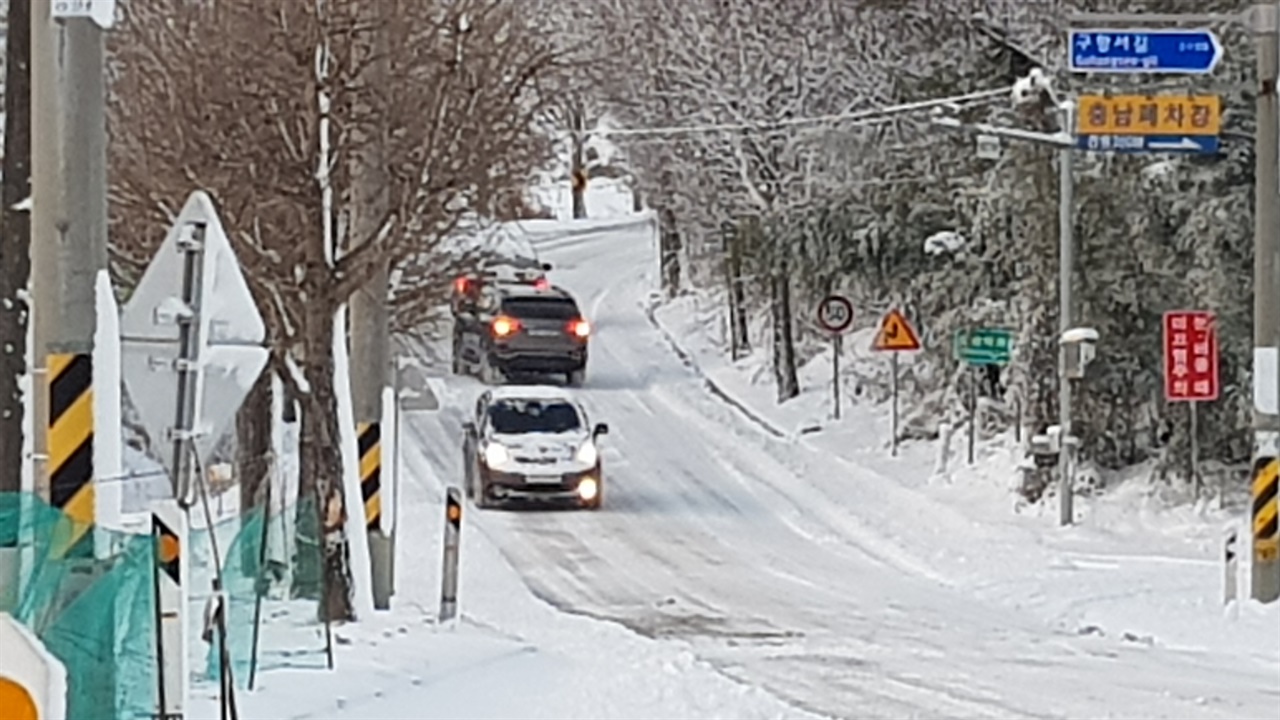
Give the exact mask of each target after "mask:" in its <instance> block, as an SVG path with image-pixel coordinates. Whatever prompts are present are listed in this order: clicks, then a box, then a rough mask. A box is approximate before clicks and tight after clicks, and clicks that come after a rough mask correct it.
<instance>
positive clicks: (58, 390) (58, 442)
mask: <svg viewBox="0 0 1280 720" xmlns="http://www.w3.org/2000/svg"><path fill="white" fill-rule="evenodd" d="M46 368H47V373H48V375H47V376H48V379H49V427H48V435H47V438H48V443H47V445H48V458H49V460H48V471H49V502H50V503H51V504H52V505H53V506H54V507H56V508H58V509H59V510H61V511H62V512H63V513H64V514H65V515H66V516H67V518H69V519H70V522H69V523H68V525H69V527H68V530H67V532H65V533H59V534H58V536H57V541H56V542H55V544H54V546H53V547H52V548H51V550H52V554H53V556H54V557H70V556H74V557H84V556H92V555H93V545H92V538H91V537H90V539H89V540H86V539H85V538H86V535H87V533H88V532H89V530H90V529H91V528H92V527H93V522H94V487H93V431H94V427H93V356H92V355H90V354H88V353H57V354H50V355H48V358H47V360H46Z"/></svg>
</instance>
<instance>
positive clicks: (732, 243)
mask: <svg viewBox="0 0 1280 720" xmlns="http://www.w3.org/2000/svg"><path fill="white" fill-rule="evenodd" d="M744 231H745V228H744V227H743V223H741V222H739V223H737V224H735V225H734V227H733V231H732V232H731V233H729V236H728V237H727V238H725V251H726V252H727V254H728V261H729V263H728V269H729V332H730V334H731V337H732V340H733V342H732V346H733V347H734V348H735V349H736V350H737V352H739V353H741V354H742V355H748V354H750V353H751V335H750V333H748V332H747V290H746V286H745V284H744V281H743V279H742V244H743V243H742V233H743V232H744ZM737 359H738V358H736V357H735V358H734V360H737Z"/></svg>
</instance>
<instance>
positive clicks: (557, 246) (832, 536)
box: [192, 217, 1280, 718]
mask: <svg viewBox="0 0 1280 720" xmlns="http://www.w3.org/2000/svg"><path fill="white" fill-rule="evenodd" d="M526 231H527V232H528V233H529V234H530V237H531V238H532V240H533V242H535V244H536V245H537V246H538V249H539V252H540V253H541V254H542V256H543V257H544V258H545V259H547V260H549V261H551V262H552V263H553V264H554V265H555V268H556V269H555V270H554V271H553V272H552V276H553V279H554V280H555V281H556V282H557V283H559V284H563V285H565V286H567V287H569V288H571V289H573V290H574V291H575V293H576V294H577V295H578V297H579V301H580V303H582V305H583V307H584V309H585V310H586V312H587V313H588V314H589V316H590V317H591V319H592V320H593V324H594V326H595V328H596V335H595V337H594V338H593V341H592V343H593V344H592V359H591V367H590V371H589V377H588V387H587V388H585V389H584V390H582V391H581V395H582V398H583V401H584V403H585V404H586V405H587V406H588V409H589V410H590V411H591V413H592V416H593V420H599V421H604V422H608V423H609V424H610V426H611V434H610V435H609V436H608V437H607V438H606V439H605V441H604V444H605V445H606V446H607V447H606V448H605V451H604V462H605V467H606V484H605V495H604V497H605V507H604V509H602V510H601V511H598V512H591V513H585V512H568V513H565V512H523V513H517V512H503V511H489V512H484V513H481V512H478V511H475V510H471V509H470V508H469V511H468V514H467V517H466V520H465V521H464V530H463V536H464V546H463V551H462V558H463V560H462V587H461V605H462V617H461V620H460V621H459V622H458V623H457V624H456V625H452V626H448V627H442V626H439V625H437V624H436V623H435V622H434V621H433V616H434V609H435V605H436V596H437V592H438V565H439V561H438V558H439V553H440V548H439V540H440V534H441V527H442V520H443V518H442V517H441V515H442V509H441V502H440V498H441V495H442V492H443V487H444V486H445V485H447V484H456V483H457V482H458V480H459V478H460V477H461V473H460V469H459V467H458V460H459V453H460V450H459V447H458V445H459V444H458V433H459V430H460V422H461V418H462V417H463V413H464V412H465V410H464V409H465V408H467V407H468V405H469V404H470V403H471V401H472V400H473V399H474V397H475V395H476V393H478V392H479V391H480V390H481V386H480V385H479V384H478V383H477V382H475V381H474V380H472V379H469V378H458V377H453V376H447V375H445V369H444V368H441V369H439V370H438V373H439V374H440V375H442V376H443V377H442V378H441V382H440V387H441V389H442V392H441V395H442V398H441V399H442V408H441V410H440V411H438V412H424V413H415V414H414V415H413V416H411V417H406V418H405V428H404V437H403V438H402V457H403V462H404V463H405V474H404V478H403V491H402V492H403V498H402V499H403V503H402V508H401V515H400V524H401V528H402V530H401V533H402V534H401V538H400V543H399V557H398V560H397V566H398V568H399V576H400V587H399V589H398V592H397V595H396V597H395V600H394V605H395V609H394V610H393V611H392V612H391V613H389V614H387V615H385V616H381V615H380V616H378V617H376V618H374V619H372V620H369V621H366V622H363V623H360V624H359V625H356V626H352V627H348V628H340V629H338V630H337V631H336V632H337V636H338V638H339V644H338V645H337V648H336V662H337V667H338V672H336V673H329V672H326V671H323V670H280V669H273V670H269V671H267V672H266V673H265V674H264V675H263V677H262V679H261V681H260V684H261V688H260V689H259V690H258V691H257V692H255V693H252V694H249V695H243V696H242V697H241V709H242V717H273V718H274V717H289V718H321V717H323V718H372V717H377V718H395V717H415V718H424V717H735V718H738V717H742V718H752V717H809V716H830V717H859V718H867V717H895V718H896V717H1011V716H1017V717H1077V718H1084V717H1088V718H1103V717H1167V718H1276V717H1277V716H1278V713H1277V710H1276V708H1277V706H1278V705H1280V613H1278V612H1277V611H1276V609H1275V608H1270V609H1267V610H1263V609H1261V608H1258V607H1257V606H1254V605H1252V604H1246V605H1244V606H1242V607H1240V608H1238V612H1236V613H1235V614H1228V613H1224V611H1223V610H1222V608H1221V603H1220V593H1221V582H1222V579H1221V568H1220V566H1219V564H1218V563H1217V557H1218V552H1219V551H1220V547H1219V541H1220V533H1221V529H1222V525H1223V523H1224V518H1222V517H1219V516H1215V514H1214V512H1213V511H1212V510H1211V509H1209V508H1205V507H1199V508H1189V509H1175V510H1167V509H1165V508H1164V506H1163V505H1162V504H1161V503H1160V502H1159V501H1157V500H1154V499H1152V498H1150V497H1149V496H1146V495H1144V494H1143V493H1141V492H1140V491H1138V490H1135V489H1133V488H1128V487H1126V488H1125V489H1123V490H1122V491H1119V492H1114V493H1110V494H1109V495H1107V496H1106V497H1104V498H1103V499H1100V500H1097V501H1087V502H1083V503H1082V505H1083V506H1082V507H1081V508H1080V509H1081V514H1082V522H1081V524H1079V525H1078V526H1076V527H1073V528H1069V529H1066V530H1063V529H1059V528H1058V527H1057V526H1056V522H1055V515H1054V513H1053V512H1051V510H1052V508H1050V509H1049V510H1050V511H1047V512H1042V511H1040V510H1035V509H1032V510H1026V509H1023V510H1022V511H1021V512H1018V511H1015V507H1014V502H1013V496H1012V495H1011V494H1010V492H1009V486H1010V484H1011V480H1012V473H1013V471H1012V466H1013V461H1012V455H1013V450H1012V447H1011V443H1009V442H1008V441H1006V440H1001V439H997V440H993V441H989V442H984V443H983V444H982V446H981V447H980V452H979V455H980V462H979V463H978V464H977V465H976V466H975V467H974V468H968V467H966V466H965V463H964V458H963V451H962V450H963V448H962V447H960V446H958V447H957V448H956V452H955V454H954V457H953V460H952V461H951V463H950V472H948V473H941V474H940V473H936V472H935V466H936V464H937V463H936V461H937V454H938V453H937V447H936V446H935V445H932V444H926V443H915V444H907V445H905V446H904V447H903V448H902V452H901V454H900V456H899V457H898V458H891V457H889V454H888V450H887V448H886V440H887V437H888V422H887V419H886V417H885V414H884V410H883V407H881V406H878V405H873V404H872V403H870V402H868V401H867V400H865V399H864V398H854V399H852V400H851V401H850V402H849V404H848V405H847V406H846V408H845V417H844V419H843V420H842V421H840V422H839V423H838V424H833V423H832V422H831V421H830V420H829V419H828V415H829V412H830V408H829V402H830V401H829V385H828V384H827V383H828V382H829V375H828V373H829V364H828V363H829V361H830V358H829V357H826V358H821V357H820V358H818V359H817V360H816V361H815V362H814V363H812V364H811V365H810V366H808V367H806V369H805V371H804V381H803V382H804V386H805V393H804V395H803V396H802V397H801V398H798V399H797V400H795V401H793V402H790V403H788V404H787V405H786V406H783V407H782V408H778V407H777V406H775V405H774V404H773V402H772V399H771V396H772V390H771V389H770V388H769V387H768V386H767V385H765V384H762V383H761V382H753V379H758V378H759V377H760V376H762V375H763V373H761V372H760V371H759V370H760V365H759V361H754V362H753V361H750V360H747V361H743V362H741V363H740V364H739V365H738V366H736V367H735V366H731V365H730V364H728V363H726V362H725V361H724V359H723V358H724V353H723V352H722V351H721V350H720V349H719V348H718V347H717V346H716V342H715V338H716V335H717V332H716V323H718V322H720V320H719V319H715V320H714V321H713V320H711V319H710V318H709V317H708V315H707V313H708V312H711V311H710V310H709V309H708V308H705V307H704V308H703V309H701V310H700V309H698V308H697V307H696V303H695V301H694V300H693V299H691V298H690V299H683V300H681V301H679V302H677V303H675V304H671V305H665V306H661V307H657V308H655V307H654V306H653V305H652V300H651V290H652V288H653V287H654V283H653V276H654V275H655V271H656V259H655V253H654V237H653V226H652V225H651V224H650V223H649V222H648V221H647V219H645V218H643V217H642V218H638V219H632V220H630V221H628V222H624V223H622V224H619V223H616V222H614V223H610V222H602V221H587V222H580V223H577V224H575V225H574V226H573V227H572V228H571V229H570V230H568V231H567V230H566V228H565V227H564V225H562V224H559V223H554V222H551V221H546V222H535V223H530V224H528V227H526ZM868 342H869V337H857V338H853V339H851V341H850V342H849V344H848V345H847V346H846V347H847V351H848V353H849V354H850V355H851V356H854V359H853V362H852V364H851V366H852V367H855V372H856V368H857V366H858V363H876V362H887V361H885V360H883V359H882V358H871V357H869V355H870V354H869V353H868V352H866V351H865V350H860V349H859V348H865V346H866V344H867V343H868ZM859 355H861V357H857V356H859ZM864 369H865V368H864ZM802 428H809V429H812V428H818V430H817V431H816V432H806V433H803V434H802V433H800V432H799V430H800V429H802ZM1242 554H1243V553H1242ZM307 632H309V633H311V634H312V636H311V637H309V638H306V639H307V642H308V643H309V647H311V648H314V647H315V646H316V642H315V641H316V638H315V637H314V634H315V630H314V629H313V628H309V629H306V630H299V629H298V628H297V627H296V626H295V624H294V623H293V622H291V621H290V618H289V616H280V617H277V618H275V619H274V620H273V622H271V623H268V625H267V629H266V631H265V635H264V645H267V646H273V647H280V646H288V645H290V643H294V642H295V641H296V640H297V638H298V635H299V633H304V634H305V633H307ZM198 694H199V698H198V706H197V708H195V712H193V713H192V717H213V716H214V714H215V713H216V705H215V704H214V703H213V702H212V700H211V697H210V688H209V687H207V686H201V687H200V688H199V693H198Z"/></svg>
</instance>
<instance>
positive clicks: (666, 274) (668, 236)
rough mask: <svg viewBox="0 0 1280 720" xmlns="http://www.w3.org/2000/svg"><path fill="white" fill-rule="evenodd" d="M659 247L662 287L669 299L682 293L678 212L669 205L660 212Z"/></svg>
mask: <svg viewBox="0 0 1280 720" xmlns="http://www.w3.org/2000/svg"><path fill="white" fill-rule="evenodd" d="M659 217H660V222H659V223H658V247H659V254H660V255H661V256H662V289H663V291H664V292H665V294H666V296H667V299H671V298H673V297H675V296H676V295H679V294H680V245H681V240H680V232H679V231H678V230H677V229H676V214H675V211H673V210H672V209H671V208H670V207H669V206H663V208H662V210H661V211H660V212H659Z"/></svg>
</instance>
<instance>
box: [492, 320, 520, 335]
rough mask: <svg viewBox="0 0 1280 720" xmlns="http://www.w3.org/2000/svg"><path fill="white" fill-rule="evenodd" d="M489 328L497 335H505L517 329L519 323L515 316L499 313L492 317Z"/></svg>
mask: <svg viewBox="0 0 1280 720" xmlns="http://www.w3.org/2000/svg"><path fill="white" fill-rule="evenodd" d="M490 328H491V329H492V330H493V334H494V335H496V336H497V337H506V336H508V335H511V334H513V333H515V331H517V330H519V329H520V323H519V322H517V321H516V319H515V318H512V317H507V316H506V315H499V316H498V317H496V318H494V319H493V322H492V323H491V324H490Z"/></svg>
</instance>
